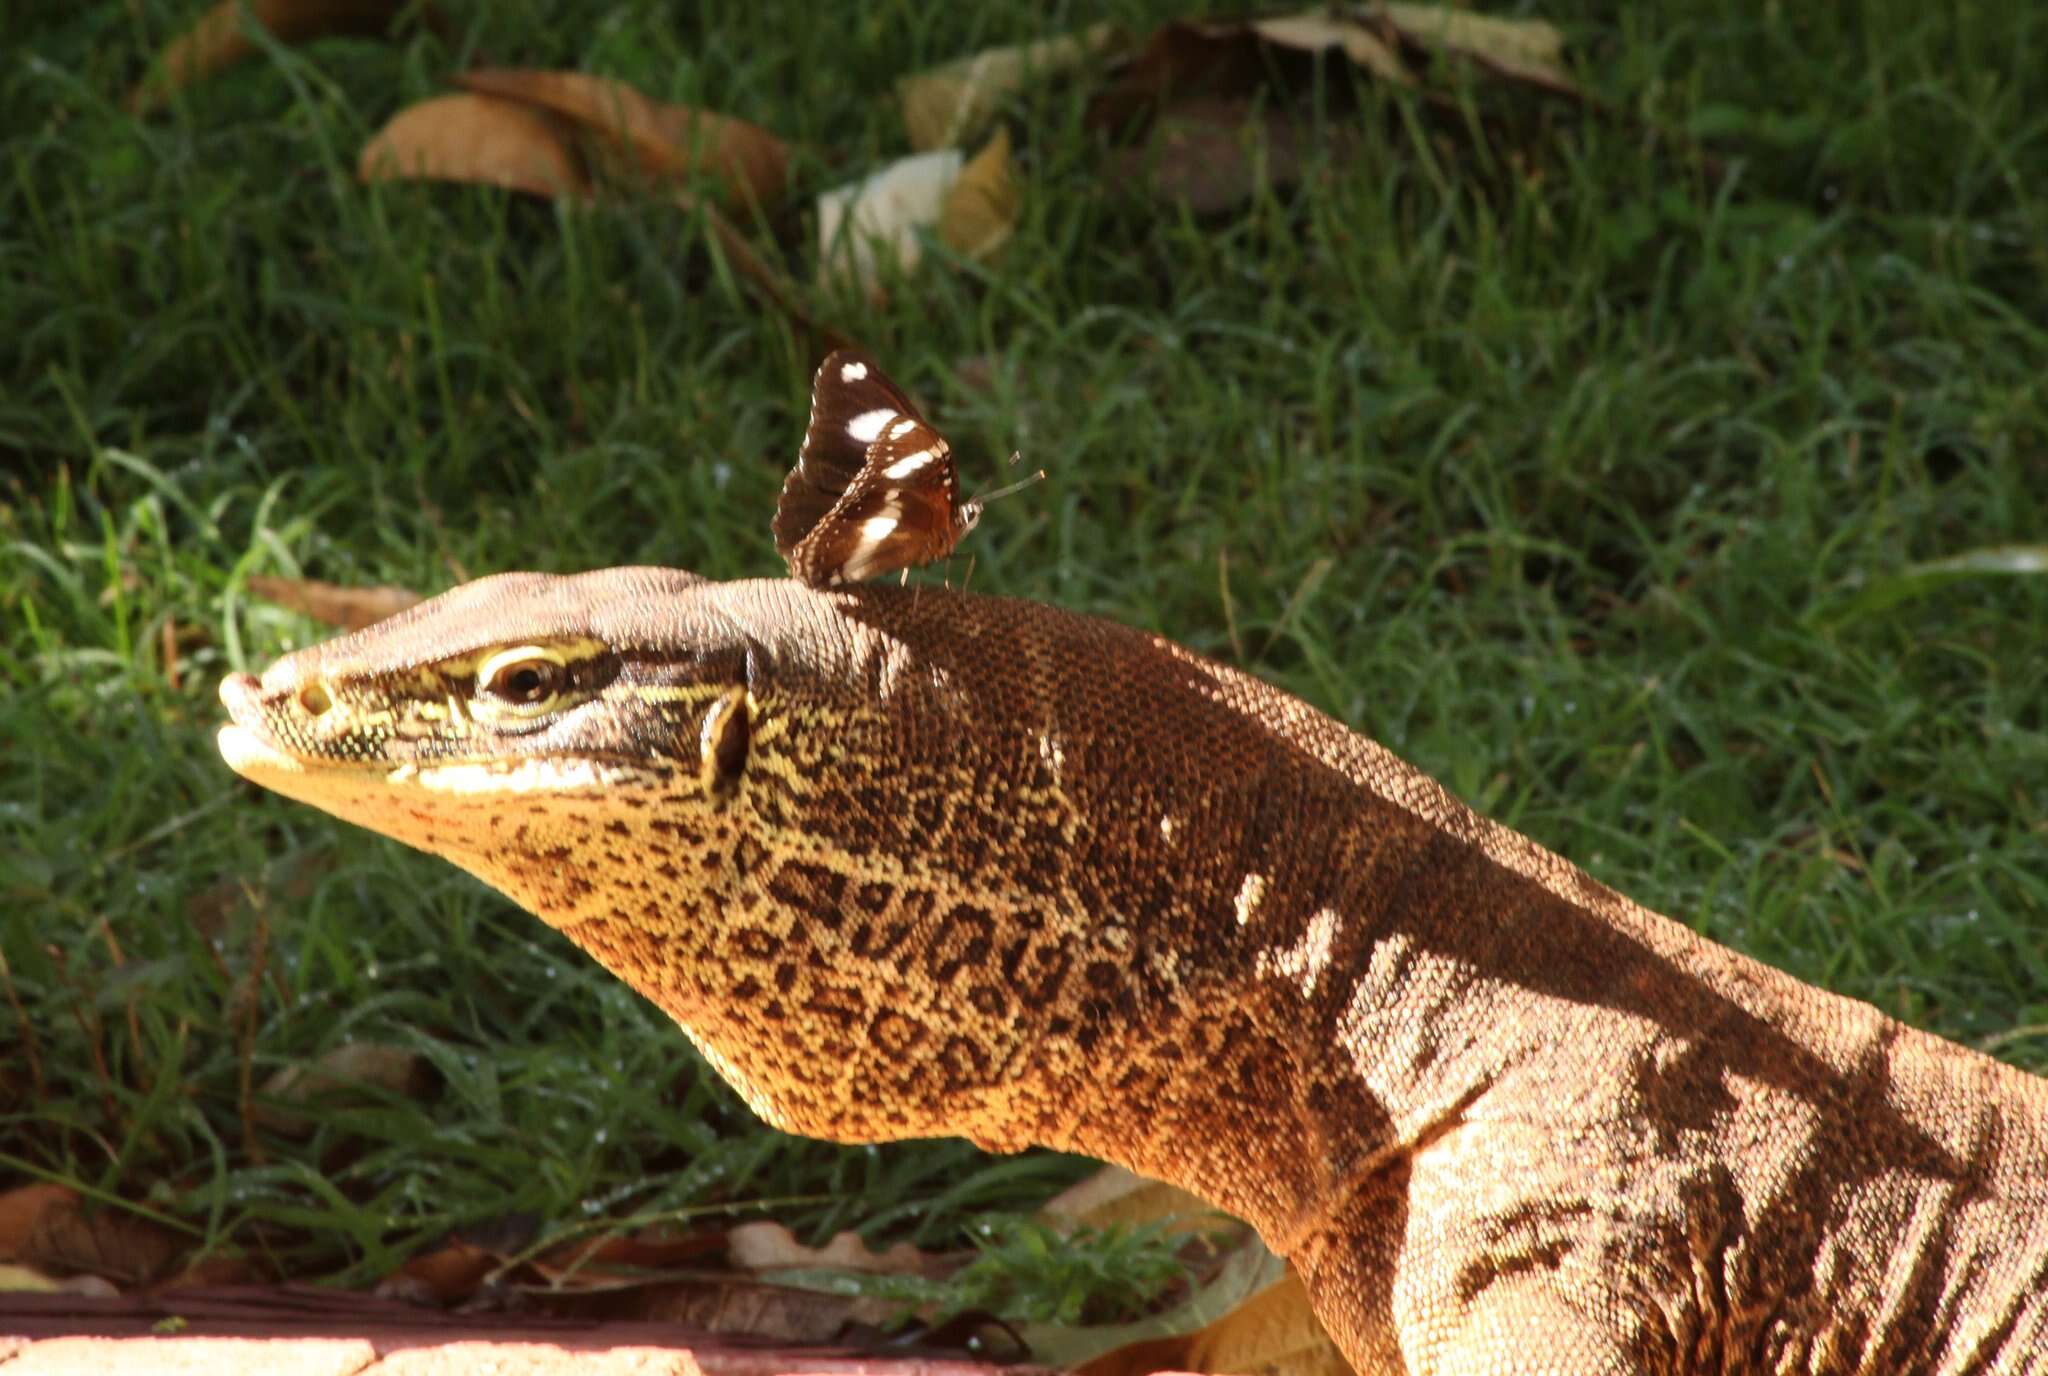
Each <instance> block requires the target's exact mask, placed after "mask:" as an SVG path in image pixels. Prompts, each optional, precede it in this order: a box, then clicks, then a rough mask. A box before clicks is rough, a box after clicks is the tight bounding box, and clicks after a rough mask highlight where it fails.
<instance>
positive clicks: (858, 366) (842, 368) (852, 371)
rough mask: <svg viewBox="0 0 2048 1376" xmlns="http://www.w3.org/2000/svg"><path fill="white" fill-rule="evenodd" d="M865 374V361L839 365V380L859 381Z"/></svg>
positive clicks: (866, 372)
mask: <svg viewBox="0 0 2048 1376" xmlns="http://www.w3.org/2000/svg"><path fill="white" fill-rule="evenodd" d="M867 375H868V365H867V364H865V363H842V364H840V365H839V380H840V381H841V382H859V381H860V380H861V379H862V378H864V377H866V376H867Z"/></svg>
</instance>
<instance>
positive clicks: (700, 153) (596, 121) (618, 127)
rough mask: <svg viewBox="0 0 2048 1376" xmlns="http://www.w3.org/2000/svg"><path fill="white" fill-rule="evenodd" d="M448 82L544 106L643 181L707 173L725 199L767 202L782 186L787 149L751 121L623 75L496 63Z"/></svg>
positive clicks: (777, 195)
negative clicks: (680, 100) (678, 100)
mask: <svg viewBox="0 0 2048 1376" xmlns="http://www.w3.org/2000/svg"><path fill="white" fill-rule="evenodd" d="M454 81H455V84H456V85H458V86H461V87H464V88H465V89H467V90H470V91H474V92H477V93H478V94H481V95H492V96H500V97H503V98H505V99H507V100H516V101H519V102H521V103H523V104H527V105H534V106H538V107H540V108H542V109H545V110H550V111H552V112H554V113H555V114H557V115H560V116H562V117H563V118H565V119H567V120H569V121H571V122H572V123H574V124H575V125H576V126H577V127H578V128H580V129H584V130H587V131H589V132H591V133H593V134H595V135H597V136H598V139H599V141H600V143H601V145H602V147H603V149H604V150H605V152H606V153H608V154H609V158H608V159H607V161H608V162H609V163H610V164H611V165H612V168H613V170H614V171H615V172H621V171H623V172H630V173H632V174H634V175H637V176H639V177H642V178H645V179H646V180H648V181H657V182H660V181H682V180H686V179H688V178H690V177H692V176H698V175H708V176H709V177H711V178H712V179H713V180H714V181H715V182H716V184H717V185H718V187H719V189H720V194H721V196H723V197H724V198H725V199H727V200H729V201H732V202H735V203H737V204H741V205H747V204H752V205H755V206H758V207H761V208H764V209H765V208H767V207H770V206H773V205H775V204H776V203H778V202H779V201H781V199H782V197H783V193H784V192H785V191H787V189H788V185H789V150H788V148H787V147H786V146H785V145H784V144H783V142H782V140H781V139H778V138H776V137H775V135H773V134H771V133H769V132H768V131H767V130H766V129H763V128H761V127H760V126H759V125H755V124H749V123H747V122H746V121H745V120H743V119H734V118H732V117H731V116H730V115H720V114H714V113H712V112H711V111H709V110H695V109H691V108H690V107H689V106H686V105H669V104H666V103H664V102H662V101H658V100H653V99H650V98H649V97H647V96H645V95H643V94H641V93H640V92H639V91H637V90H635V89H634V88H633V87H631V86H628V85H627V84H626V83H625V82H623V81H615V80H613V79H612V78H610V77H602V76H591V75H589V74H587V73H584V72H544V71H533V70H528V69H517V68H504V69H490V70H484V71H475V72H464V73H462V74H461V75H459V76H457V77H455V78H454Z"/></svg>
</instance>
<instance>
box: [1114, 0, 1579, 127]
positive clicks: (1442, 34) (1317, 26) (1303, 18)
mask: <svg viewBox="0 0 2048 1376" xmlns="http://www.w3.org/2000/svg"><path fill="white" fill-rule="evenodd" d="M1563 50H1564V39H1563V36H1562V35H1561V34H1560V33H1559V32H1558V31H1557V30H1556V29H1555V28H1553V27H1552V26H1551V25H1549V24H1546V23H1544V22H1543V21H1542V20H1540V19H1501V18H1495V17H1493V16H1487V15H1475V14H1471V13H1469V12H1467V11H1463V10H1453V9H1449V8H1445V7H1441V6H1433V5H1412V4H1359V5H1348V6H1322V7H1318V8H1315V9H1309V10H1302V11H1300V12H1298V13H1295V14H1288V15H1275V16H1272V17H1269V18H1264V19H1255V20H1249V21H1240V22H1222V21H1218V22H1203V21H1196V20H1175V21H1173V22H1171V23H1168V24H1163V25H1161V26H1160V27H1159V28H1158V29H1156V30H1154V31H1153V32H1152V34H1151V35H1150V37H1148V38H1147V39H1146V40H1145V43H1144V44H1143V46H1142V47H1140V48H1139V49H1138V50H1137V51H1136V52H1135V53H1134V54H1133V55H1132V56H1131V57H1130V58H1129V59H1128V60H1126V61H1125V62H1123V63H1122V64H1120V66H1119V68H1118V70H1117V72H1116V75H1115V78H1114V79H1113V80H1112V81H1111V82H1109V83H1108V84H1107V85H1106V86H1105V87H1104V89H1103V90H1102V91H1101V92H1099V93H1098V94H1097V95H1096V96H1095V97H1094V98H1093V99H1092V100H1091V101H1090V102H1089V109H1088V122H1089V124H1090V125H1091V126H1092V127H1095V128H1105V129H1113V130H1114V129H1122V128H1125V127H1126V126H1127V125H1129V124H1130V122H1131V121H1132V119H1133V118H1134V117H1135V116H1137V115H1140V114H1142V113H1145V112H1148V111H1150V110H1152V109H1155V108H1157V107H1158V106H1159V105H1161V104H1162V103H1165V102H1167V101H1183V100H1187V99H1190V98H1197V97H1207V98H1211V99H1231V98H1249V97H1250V96H1252V95H1254V94H1255V93H1257V92H1260V91H1270V90H1271V88H1272V87H1273V86H1274V85H1275V82H1276V80H1278V81H1279V82H1280V84H1282V85H1286V86H1291V85H1293V84H1294V83H1296V82H1297V81H1305V79H1306V70H1305V69H1303V68H1301V63H1302V60H1303V59H1315V58H1320V57H1322V56H1323V55H1325V54H1330V53H1341V54H1342V55H1343V56H1344V57H1345V58H1347V59H1348V60H1349V61H1351V62H1352V63H1353V64H1355V65H1356V66H1358V67H1359V68H1361V69H1362V70H1364V71H1367V72H1369V73H1371V74H1372V75H1373V76H1375V77H1377V78H1378V79H1380V80H1382V81H1388V82H1393V83H1395V84H1397V85H1401V86H1417V85H1419V84H1421V82H1422V79H1423V78H1424V77H1425V76H1426V75H1427V74H1428V72H1429V70H1430V68H1429V62H1428V58H1429V55H1430V54H1431V53H1433V52H1445V53H1449V54H1451V55H1453V56H1457V57H1461V58H1467V59H1470V60H1471V61H1473V62H1476V63H1478V64H1479V65H1480V66H1481V67H1483V68H1485V69H1486V70H1488V71H1490V72H1492V73H1494V74H1495V75H1497V76H1500V77H1503V78H1505V79H1508V80H1511V81H1515V82H1520V83H1523V84H1526V85H1531V86H1535V87H1538V88H1540V89H1542V90H1546V91H1551V92H1554V93H1556V94H1559V95H1567V96H1572V97H1576V98H1583V93H1582V92H1580V90H1579V88H1578V87H1577V86H1576V85H1574V84H1573V82H1572V80H1571V78H1570V76H1569V75H1568V74H1567V73H1566V72H1565V69H1564V66H1563ZM1291 54H1300V55H1301V56H1300V57H1298V58H1295V59H1294V63H1295V69H1297V70H1281V71H1276V70H1275V65H1276V64H1275V58H1276V57H1278V56H1283V55H1291Z"/></svg>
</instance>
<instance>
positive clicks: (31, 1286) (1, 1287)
mask: <svg viewBox="0 0 2048 1376" xmlns="http://www.w3.org/2000/svg"><path fill="white" fill-rule="evenodd" d="M62 1289H63V1283H62V1282H61V1281H57V1280H53V1279H51V1278H50V1277H49V1276H46V1275H44V1274H43V1273H42V1272H41V1271H34V1270H30V1269H29V1268H28V1267H26V1266H16V1265H14V1264H13V1263H12V1262H8V1263H6V1264H4V1265H0V1294H6V1293H8V1292H10V1291H12V1292H19V1291H24V1290H27V1291H33V1292H37V1293H41V1294H56V1293H58V1292H59V1291H61V1290H62Z"/></svg>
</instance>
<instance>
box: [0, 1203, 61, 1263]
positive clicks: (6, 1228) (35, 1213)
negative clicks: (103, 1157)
mask: <svg viewBox="0 0 2048 1376" xmlns="http://www.w3.org/2000/svg"><path fill="white" fill-rule="evenodd" d="M77 1207H78V1192H77V1191H76V1190H73V1189H71V1188H69V1187H68V1186H64V1185H52V1184H36V1185H21V1186H18V1187H16V1188H15V1189H11V1190H9V1191H8V1192H7V1193H5V1194H0V1261H13V1260H15V1259H16V1258H18V1257H20V1256H21V1255H22V1253H23V1250H24V1249H25V1248H26V1247H27V1246H28V1240H29V1238H30V1237H32V1236H33V1235H34V1233H35V1230H36V1220H37V1219H39V1218H41V1217H42V1216H43V1213H44V1211H45V1210H48V1209H75V1208H77Z"/></svg>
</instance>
